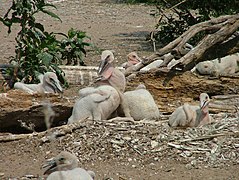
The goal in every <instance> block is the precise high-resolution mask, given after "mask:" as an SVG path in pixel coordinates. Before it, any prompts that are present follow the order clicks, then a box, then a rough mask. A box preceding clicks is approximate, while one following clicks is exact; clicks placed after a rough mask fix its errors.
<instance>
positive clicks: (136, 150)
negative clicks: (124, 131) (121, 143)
mask: <svg viewBox="0 0 239 180" xmlns="http://www.w3.org/2000/svg"><path fill="white" fill-rule="evenodd" d="M125 143H126V144H127V145H128V146H129V147H130V148H132V149H133V150H134V151H135V152H137V153H138V154H139V155H141V156H143V154H142V153H141V152H140V151H139V150H138V149H136V148H134V147H133V146H132V145H131V144H130V143H129V142H127V141H125Z"/></svg>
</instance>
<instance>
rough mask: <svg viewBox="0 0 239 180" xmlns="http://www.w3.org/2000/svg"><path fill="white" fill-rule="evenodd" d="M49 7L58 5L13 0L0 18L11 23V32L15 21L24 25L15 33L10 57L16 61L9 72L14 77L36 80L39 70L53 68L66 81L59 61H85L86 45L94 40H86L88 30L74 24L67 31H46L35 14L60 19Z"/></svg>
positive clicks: (5, 22)
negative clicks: (58, 36) (13, 67)
mask: <svg viewBox="0 0 239 180" xmlns="http://www.w3.org/2000/svg"><path fill="white" fill-rule="evenodd" d="M47 7H53V8H56V7H55V6H54V5H52V4H49V3H46V2H45V0H12V6H11V7H10V8H9V10H8V11H7V13H6V14H5V16H4V17H0V21H1V22H2V23H3V24H4V25H6V26H7V27H8V33H11V27H12V25H13V24H15V23H17V24H19V25H20V27H21V30H20V31H19V32H18V34H17V37H16V42H17V45H16V49H15V53H16V56H15V57H13V58H12V60H11V61H12V62H16V63H15V64H17V67H16V68H17V70H16V68H15V70H14V71H10V72H9V73H10V74H12V75H13V76H14V77H15V80H21V79H23V78H24V80H25V82H26V83H35V82H38V78H37V76H38V75H39V73H44V72H47V71H53V72H56V74H57V76H58V78H59V79H60V81H61V82H62V83H63V84H65V85H67V82H66V80H65V79H64V73H63V71H62V70H61V69H60V68H59V66H58V65H60V64H62V63H63V61H64V60H67V61H68V62H70V61H71V60H74V62H75V63H74V64H77V61H78V60H79V61H80V63H79V64H80V65H84V62H83V55H86V51H85V47H86V46H90V45H91V44H90V43H87V42H84V39H85V38H88V39H89V37H88V36H86V33H85V32H82V31H78V30H74V29H73V28H71V29H70V30H69V31H68V35H65V34H63V33H53V32H51V33H48V32H46V31H45V29H44V26H43V25H42V24H41V23H38V22H36V18H35V15H36V14H37V13H38V12H43V13H45V14H48V15H50V16H51V17H53V18H56V19H58V20H60V21H61V19H60V18H59V17H58V16H57V15H56V14H54V13H53V12H51V11H49V10H47V9H46V8H47ZM10 12H11V17H10ZM57 35H60V36H62V37H63V39H62V40H58V39H57V38H56V36H57Z"/></svg>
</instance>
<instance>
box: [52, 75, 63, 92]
mask: <svg viewBox="0 0 239 180" xmlns="http://www.w3.org/2000/svg"><path fill="white" fill-rule="evenodd" d="M50 81H51V84H52V85H53V87H54V90H55V92H58V93H63V89H62V87H61V85H60V82H59V81H58V80H55V79H52V78H51V79H50Z"/></svg>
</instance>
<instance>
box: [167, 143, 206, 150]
mask: <svg viewBox="0 0 239 180" xmlns="http://www.w3.org/2000/svg"><path fill="white" fill-rule="evenodd" d="M168 146H171V147H174V148H176V149H181V150H189V151H194V150H198V151H211V149H204V148H198V147H193V148H191V147H188V146H183V145H179V144H173V143H168Z"/></svg>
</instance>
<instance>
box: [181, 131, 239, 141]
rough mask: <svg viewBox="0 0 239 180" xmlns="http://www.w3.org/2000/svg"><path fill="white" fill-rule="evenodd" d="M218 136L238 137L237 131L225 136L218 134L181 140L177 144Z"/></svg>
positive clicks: (238, 132)
mask: <svg viewBox="0 0 239 180" xmlns="http://www.w3.org/2000/svg"><path fill="white" fill-rule="evenodd" d="M220 136H236V137H238V136H239V131H236V132H233V133H225V134H223V133H220V134H212V135H207V136H202V137H196V138H190V139H182V140H179V142H180V143H182V142H190V141H202V140H207V139H212V138H215V137H220Z"/></svg>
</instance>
